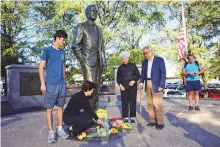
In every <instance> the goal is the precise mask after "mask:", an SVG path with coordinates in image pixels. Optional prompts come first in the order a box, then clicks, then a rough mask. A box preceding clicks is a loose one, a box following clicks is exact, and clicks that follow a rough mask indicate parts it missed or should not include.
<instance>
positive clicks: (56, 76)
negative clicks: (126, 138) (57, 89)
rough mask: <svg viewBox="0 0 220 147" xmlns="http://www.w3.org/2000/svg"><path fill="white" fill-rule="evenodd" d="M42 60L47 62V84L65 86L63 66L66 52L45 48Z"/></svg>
mask: <svg viewBox="0 0 220 147" xmlns="http://www.w3.org/2000/svg"><path fill="white" fill-rule="evenodd" d="M41 60H44V61H46V84H63V83H64V82H65V81H64V76H63V65H64V61H65V51H64V50H63V49H59V50H57V49H55V48H53V47H52V46H50V47H48V48H45V49H44V52H43V55H42V56H41Z"/></svg>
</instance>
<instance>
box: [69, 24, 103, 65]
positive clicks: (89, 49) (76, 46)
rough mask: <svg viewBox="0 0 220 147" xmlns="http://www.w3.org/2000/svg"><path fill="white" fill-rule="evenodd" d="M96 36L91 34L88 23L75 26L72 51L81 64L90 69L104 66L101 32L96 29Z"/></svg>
mask: <svg viewBox="0 0 220 147" xmlns="http://www.w3.org/2000/svg"><path fill="white" fill-rule="evenodd" d="M97 30H98V36H94V34H93V33H92V28H91V24H90V23H89V22H87V21H86V22H84V23H80V24H78V25H77V26H76V29H75V32H74V36H73V37H74V39H73V42H72V49H73V52H74V54H75V56H76V58H77V59H78V60H79V62H80V63H81V64H84V63H85V64H87V65H88V66H90V67H94V66H96V65H99V66H100V67H101V68H102V67H104V66H106V57H105V51H104V45H103V44H104V43H103V38H102V31H101V29H100V28H99V27H97Z"/></svg>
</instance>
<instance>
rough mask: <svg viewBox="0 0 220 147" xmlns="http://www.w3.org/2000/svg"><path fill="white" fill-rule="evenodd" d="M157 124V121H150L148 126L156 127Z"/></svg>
mask: <svg viewBox="0 0 220 147" xmlns="http://www.w3.org/2000/svg"><path fill="white" fill-rule="evenodd" d="M156 125H157V123H154V122H150V123H148V124H147V126H148V127H154V126H156Z"/></svg>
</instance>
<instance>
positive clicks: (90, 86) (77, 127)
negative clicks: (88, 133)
mask: <svg viewBox="0 0 220 147" xmlns="http://www.w3.org/2000/svg"><path fill="white" fill-rule="evenodd" d="M95 89H96V84H95V83H92V82H90V81H85V82H84V83H83V85H82V90H81V91H80V92H78V93H76V94H74V95H73V96H72V97H71V99H70V101H69V103H68V105H67V107H66V109H65V110H64V115H63V120H64V123H65V124H67V125H69V126H72V128H71V127H70V130H69V132H70V133H73V135H75V136H76V137H77V138H78V139H82V138H81V135H82V134H81V133H82V132H83V131H84V130H86V129H88V128H89V127H90V126H91V125H92V124H93V123H94V122H96V123H98V124H99V125H102V126H104V123H103V122H102V121H101V120H99V119H98V117H97V115H96V113H95V112H94V111H93V110H92V108H91V107H90V105H89V101H88V98H89V97H90V96H91V95H92V93H93V91H94V90H95ZM81 109H83V110H84V112H85V113H87V115H85V116H82V115H80V110H81Z"/></svg>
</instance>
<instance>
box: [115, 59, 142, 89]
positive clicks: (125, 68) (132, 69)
mask: <svg viewBox="0 0 220 147" xmlns="http://www.w3.org/2000/svg"><path fill="white" fill-rule="evenodd" d="M139 78H140V72H139V70H138V68H137V66H136V65H135V64H134V63H131V62H129V63H128V64H121V65H120V66H119V68H118V72H117V83H118V85H120V84H122V85H123V86H124V88H125V89H126V90H128V89H129V87H130V86H129V82H130V81H133V80H134V81H135V84H134V86H137V81H138V80H139Z"/></svg>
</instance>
